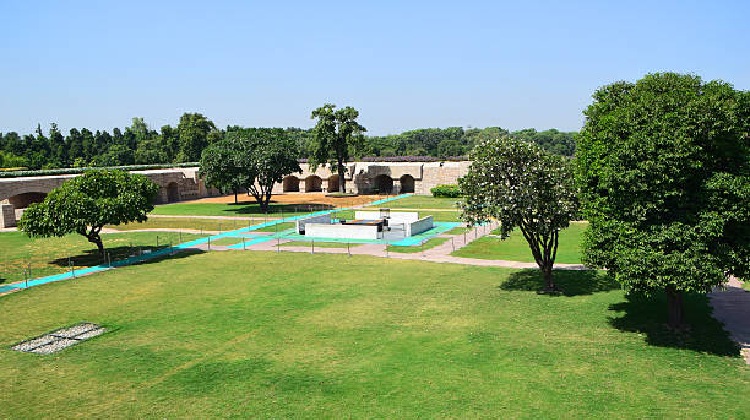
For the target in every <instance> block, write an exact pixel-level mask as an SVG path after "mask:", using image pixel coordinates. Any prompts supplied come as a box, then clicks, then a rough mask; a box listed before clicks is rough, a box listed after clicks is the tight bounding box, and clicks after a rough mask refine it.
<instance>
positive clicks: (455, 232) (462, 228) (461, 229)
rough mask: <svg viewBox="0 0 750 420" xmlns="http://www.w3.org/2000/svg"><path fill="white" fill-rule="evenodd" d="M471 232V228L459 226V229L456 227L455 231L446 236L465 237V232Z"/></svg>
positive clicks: (452, 230) (450, 231) (447, 233)
mask: <svg viewBox="0 0 750 420" xmlns="http://www.w3.org/2000/svg"><path fill="white" fill-rule="evenodd" d="M469 231H471V229H470V228H467V227H465V226H459V227H454V228H453V229H451V230H449V231H447V232H445V234H446V235H463V234H464V232H469Z"/></svg>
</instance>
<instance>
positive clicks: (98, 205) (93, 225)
mask: <svg viewBox="0 0 750 420" xmlns="http://www.w3.org/2000/svg"><path fill="white" fill-rule="evenodd" d="M158 191H159V186H158V185H156V184H154V183H153V182H151V180H149V179H148V178H146V177H145V176H143V175H139V174H131V173H129V172H125V171H119V170H92V171H87V172H85V173H84V174H82V175H81V176H78V177H75V178H73V179H71V180H69V181H66V182H65V183H64V184H62V185H61V186H60V187H58V188H56V189H54V190H52V191H51V192H50V193H49V194H48V195H47V197H46V198H45V199H44V201H43V202H41V203H34V204H31V205H30V206H29V207H28V208H27V209H26V211H25V212H24V213H23V215H22V216H21V221H20V223H19V228H20V229H21V230H22V231H24V232H26V234H27V235H29V236H30V237H34V236H65V235H67V234H68V233H73V232H75V233H78V234H80V235H82V236H84V237H85V238H86V239H88V241H89V242H91V243H94V244H96V246H97V248H98V249H99V253H100V254H102V255H104V244H103V243H102V238H101V237H100V236H99V233H100V232H101V230H102V228H103V227H104V226H105V225H119V224H121V223H129V222H143V221H145V220H146V218H147V217H146V213H148V212H149V211H151V210H153V209H154V205H153V201H154V198H155V197H156V193H157V192H158Z"/></svg>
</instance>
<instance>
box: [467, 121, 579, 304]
mask: <svg viewBox="0 0 750 420" xmlns="http://www.w3.org/2000/svg"><path fill="white" fill-rule="evenodd" d="M470 158H471V159H472V161H473V162H472V164H471V166H470V167H469V172H468V173H467V174H466V176H464V177H462V178H460V179H459V185H460V186H461V190H462V191H463V193H464V194H465V196H466V197H465V201H464V203H463V204H462V206H463V218H464V220H466V221H467V222H470V223H472V224H477V223H480V222H486V221H489V220H491V219H496V220H498V221H499V222H500V226H501V229H500V235H501V237H502V238H505V237H507V236H508V235H509V234H510V232H511V231H513V229H515V228H519V229H520V230H521V233H522V234H523V236H524V238H526V241H527V242H528V244H529V248H530V249H531V253H532V255H533V256H534V260H535V261H536V263H537V265H538V266H539V269H541V270H542V272H543V273H544V276H545V280H546V281H547V288H548V289H550V290H553V289H555V285H554V283H553V281H552V267H553V266H554V264H555V257H556V254H557V248H558V240H559V233H560V230H561V229H563V228H566V227H568V226H569V225H570V221H571V220H573V218H574V217H575V215H576V212H577V200H576V196H575V194H576V191H575V188H574V185H573V184H574V182H573V172H572V168H571V165H570V163H569V161H568V160H567V159H566V158H564V157H561V156H557V155H552V154H549V153H547V152H545V151H543V150H542V149H541V148H540V147H539V146H537V145H535V144H532V143H528V142H524V141H521V140H516V139H513V138H511V137H508V136H504V137H500V138H498V139H493V140H486V141H483V142H482V143H480V144H478V145H477V146H476V147H474V150H473V151H472V153H471V155H470Z"/></svg>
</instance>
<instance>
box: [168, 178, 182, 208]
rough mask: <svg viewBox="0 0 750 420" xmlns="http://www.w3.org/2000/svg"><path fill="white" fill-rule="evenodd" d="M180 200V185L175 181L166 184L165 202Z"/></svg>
mask: <svg viewBox="0 0 750 420" xmlns="http://www.w3.org/2000/svg"><path fill="white" fill-rule="evenodd" d="M177 201H180V186H179V184H177V183H176V182H170V183H169V184H167V203H174V202H177Z"/></svg>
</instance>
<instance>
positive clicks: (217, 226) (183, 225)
mask: <svg viewBox="0 0 750 420" xmlns="http://www.w3.org/2000/svg"><path fill="white" fill-rule="evenodd" d="M258 223H260V221H258V220H252V221H251V220H218V219H206V218H192V217H151V218H149V219H148V220H147V221H145V222H143V223H127V224H122V225H117V226H107V227H109V228H112V229H117V230H121V231H128V230H141V229H176V230H179V229H190V230H197V231H200V230H207V231H226V230H235V229H239V228H243V227H246V226H252V225H256V224H258Z"/></svg>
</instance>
